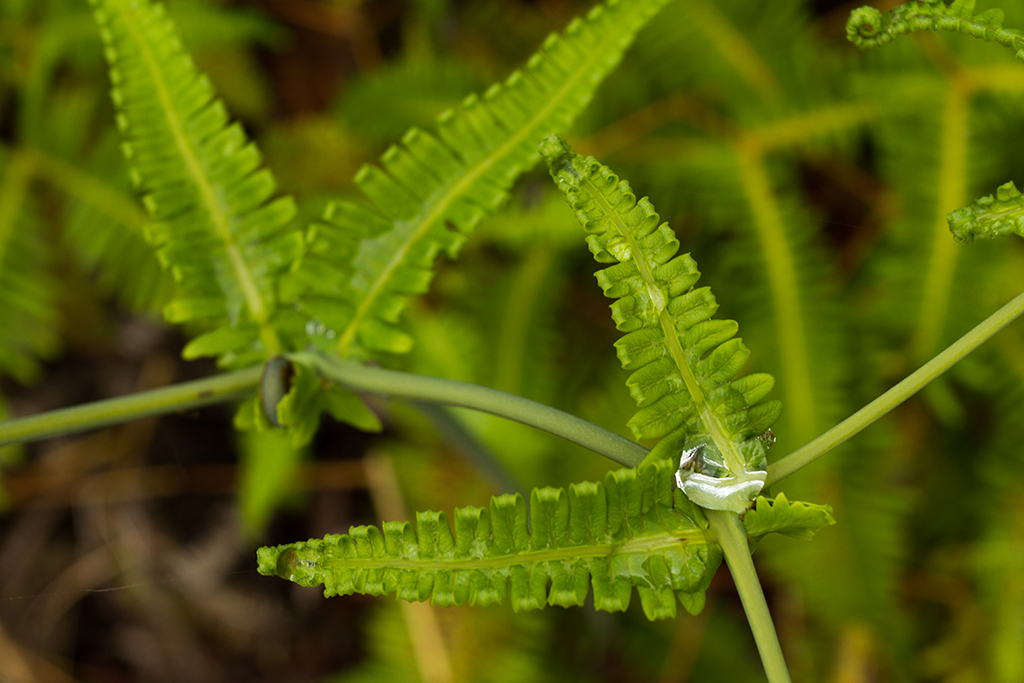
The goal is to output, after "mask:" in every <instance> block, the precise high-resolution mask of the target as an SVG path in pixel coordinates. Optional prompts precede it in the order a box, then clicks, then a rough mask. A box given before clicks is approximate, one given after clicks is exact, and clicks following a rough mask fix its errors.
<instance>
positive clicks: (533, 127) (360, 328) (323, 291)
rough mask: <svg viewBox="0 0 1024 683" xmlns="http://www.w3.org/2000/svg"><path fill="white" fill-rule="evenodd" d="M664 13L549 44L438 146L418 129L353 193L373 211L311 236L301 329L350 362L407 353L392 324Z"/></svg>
mask: <svg viewBox="0 0 1024 683" xmlns="http://www.w3.org/2000/svg"><path fill="white" fill-rule="evenodd" d="M665 2H666V0H610V1H609V2H608V3H607V4H605V5H601V6H598V7H596V8H595V9H593V10H592V11H591V12H590V13H589V14H588V15H587V18H586V20H579V19H577V20H574V21H573V22H572V23H570V24H569V26H568V27H567V28H566V31H565V36H564V37H562V36H559V35H556V34H552V35H551V36H549V37H548V39H547V40H546V41H545V42H544V46H543V47H542V49H541V50H540V51H539V52H538V53H536V54H535V55H534V56H533V57H531V58H530V59H529V60H528V61H527V63H526V66H525V68H524V69H523V70H522V71H516V72H515V73H513V74H512V75H511V76H510V77H509V78H508V79H507V80H506V81H505V82H504V83H503V84H495V85H493V86H492V87H491V88H490V89H488V90H487V91H486V92H485V93H484V94H483V95H482V96H480V97H478V96H476V95H470V96H469V97H467V98H466V99H465V100H464V101H463V102H462V105H461V106H460V107H458V108H457V109H454V110H448V111H447V112H445V113H443V114H441V115H440V116H439V117H438V119H437V133H436V135H435V134H431V133H428V132H425V131H423V130H420V129H418V128H413V129H411V130H409V131H408V132H407V133H406V134H405V135H404V136H403V138H402V141H401V145H400V146H393V147H391V148H390V149H388V150H387V151H386V152H385V153H384V155H383V157H382V159H381V161H382V163H383V165H384V169H381V168H379V167H377V166H364V167H363V168H362V170H360V171H359V173H358V174H357V175H356V183H357V184H358V185H359V186H360V187H361V188H362V190H363V192H364V193H365V194H366V196H367V197H368V198H369V199H370V201H371V202H372V204H373V207H372V208H365V207H363V206H359V205H357V204H354V203H340V204H336V205H334V206H333V207H332V208H331V209H330V210H329V212H328V214H327V215H326V217H325V219H324V221H323V222H322V223H319V224H317V225H315V226H313V228H312V229H311V230H310V231H309V233H308V234H307V238H306V244H307V250H306V254H305V256H304V258H303V261H302V263H301V264H300V265H299V266H298V267H297V269H296V272H295V274H294V275H295V277H294V278H293V280H292V282H291V289H290V292H291V294H290V296H291V297H293V298H294V300H296V301H298V302H299V303H300V304H301V306H302V308H303V310H304V311H305V312H306V315H305V316H303V317H301V318H300V319H298V320H297V321H296V324H298V325H301V326H302V327H303V329H305V330H306V332H307V333H308V334H309V335H310V336H311V337H312V339H313V341H314V343H316V345H317V346H319V347H320V348H322V349H325V350H334V351H337V352H338V353H340V354H341V355H343V356H354V357H366V356H371V355H373V354H375V353H380V352H385V353H404V352H406V351H408V350H409V348H410V347H411V345H412V340H411V339H410V338H409V337H408V336H407V335H406V334H404V333H403V332H401V331H400V330H398V329H397V327H396V325H395V324H396V322H397V320H398V318H399V316H400V315H401V313H402V311H403V310H404V308H405V299H404V297H405V296H408V295H411V294H418V293H422V292H424V291H426V290H427V287H428V285H429V283H430V279H431V275H432V269H433V264H434V261H435V258H436V256H437V255H438V254H439V253H440V252H444V253H445V254H447V255H448V256H449V257H455V256H456V255H457V253H458V251H459V249H460V248H461V246H462V244H463V243H464V242H465V240H466V238H467V236H468V235H469V234H470V233H471V232H472V231H473V229H474V228H475V226H476V225H477V223H479V221H480V220H481V218H483V217H484V216H485V215H487V214H489V213H492V212H493V211H494V210H495V209H496V208H497V207H498V206H500V205H501V204H502V203H503V202H504V201H505V199H506V196H507V192H508V189H509V187H510V186H511V185H512V182H513V181H514V180H515V179H516V177H518V176H519V175H520V174H521V173H523V172H524V171H526V170H527V169H529V168H530V167H531V166H532V165H533V164H534V163H535V162H536V161H537V159H538V156H537V151H536V148H537V144H538V143H539V142H540V141H541V140H543V139H544V137H545V136H547V135H548V134H549V133H551V131H556V130H564V129H566V128H568V126H569V125H570V124H571V123H572V121H573V119H574V118H575V117H576V116H577V114H578V113H579V112H580V111H581V110H582V109H583V107H584V106H585V105H586V104H587V102H589V100H590V98H591V97H592V96H593V93H594V90H595V89H596V87H597V85H598V83H600V82H601V80H602V79H603V78H604V77H605V76H606V75H607V74H608V72H609V71H610V70H611V69H612V68H613V67H614V66H615V65H616V64H617V63H618V61H619V60H620V58H621V56H622V53H623V51H624V50H625V49H626V47H627V46H628V45H629V43H630V42H631V41H632V40H633V37H634V36H635V35H636V33H637V31H638V30H639V29H640V28H641V27H642V26H643V25H644V24H645V23H646V22H647V21H648V20H649V19H650V18H651V17H652V16H653V15H654V14H655V12H657V11H658V10H659V9H661V7H662V6H663V5H664V4H665ZM309 321H311V322H309ZM307 322H308V324H307Z"/></svg>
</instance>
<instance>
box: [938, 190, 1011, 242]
mask: <svg viewBox="0 0 1024 683" xmlns="http://www.w3.org/2000/svg"><path fill="white" fill-rule="evenodd" d="M946 220H947V221H948V222H949V229H950V231H952V233H953V237H954V238H955V239H956V240H957V241H958V242H971V241H974V240H975V239H994V238H996V237H1001V236H1003V235H1010V234H1015V235H1020V236H1021V237H1024V195H1021V193H1020V190H1018V189H1017V186H1016V185H1015V184H1014V183H1013V181H1012V180H1011V181H1010V182H1008V183H1003V184H1002V185H1000V186H999V188H998V189H997V190H996V193H995V195H994V196H993V195H986V196H984V197H982V198H980V199H976V200H975V201H974V203H973V204H971V205H970V206H965V207H964V208H962V209H957V210H956V211H950V212H949V214H948V215H947V216H946Z"/></svg>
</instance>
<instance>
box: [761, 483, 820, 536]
mask: <svg viewBox="0 0 1024 683" xmlns="http://www.w3.org/2000/svg"><path fill="white" fill-rule="evenodd" d="M835 523H836V520H835V518H834V517H832V507H831V506H829V505H815V504H813V503H804V502H802V501H792V502H790V500H789V499H788V498H786V496H785V494H782V493H780V494H779V495H778V496H776V497H775V499H774V500H773V499H771V498H765V497H764V496H758V497H757V501H756V502H755V504H754V507H752V508H751V509H749V510H747V513H746V514H745V515H743V526H744V527H745V528H746V530H747V535H748V536H750V538H751V539H753V540H757V539H759V538H761V537H762V536H765V535H767V534H770V533H777V534H783V535H784V536H792V537H793V538H801V539H803V540H805V541H809V540H811V537H812V536H813V535H814V532H816V531H818V530H819V529H821V528H822V527H826V526H829V525H832V524H835Z"/></svg>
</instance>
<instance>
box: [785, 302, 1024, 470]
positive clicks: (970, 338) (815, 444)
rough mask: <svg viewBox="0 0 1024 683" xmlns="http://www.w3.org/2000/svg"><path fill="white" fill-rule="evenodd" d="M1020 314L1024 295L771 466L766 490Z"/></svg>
mask: <svg viewBox="0 0 1024 683" xmlns="http://www.w3.org/2000/svg"><path fill="white" fill-rule="evenodd" d="M1021 313H1024V294H1019V295H1017V297H1016V298H1015V299H1013V301H1011V302H1010V303H1008V304H1006V305H1005V306H1003V307H1002V308H1000V309H999V310H998V311H996V312H995V313H993V314H992V315H990V316H989V317H988V318H986V319H985V320H984V321H983V322H982V323H980V324H979V325H978V326H977V327H975V328H974V329H973V330H971V331H970V332H968V333H967V334H965V335H964V336H962V337H960V339H958V340H957V341H956V342H954V343H953V345H952V346H950V347H948V348H947V349H946V350H945V351H943V352H942V353H940V354H939V355H937V356H935V357H934V358H932V359H931V360H930V361H928V362H927V363H925V364H924V365H922V366H921V367H920V368H918V369H917V370H916V371H915V372H914V373H913V374H911V375H910V376H908V377H907V378H906V379H904V380H903V381H902V382H900V383H899V384H897V385H896V386H894V387H893V388H892V389H890V390H889V391H887V392H885V393H884V394H882V395H881V396H879V397H878V398H876V399H875V400H874V401H872V402H871V403H869V404H867V405H866V406H864V407H863V408H861V409H860V410H858V411H857V412H856V413H854V414H853V415H851V416H850V417H848V418H846V419H845V420H843V421H842V422H840V423H839V424H838V425H836V426H835V427H833V428H832V429H830V430H828V431H827V432H825V433H824V434H822V435H821V436H819V437H818V438H817V439H815V440H814V441H811V442H810V443H809V444H807V445H806V446H803V447H801V448H798V449H796V450H795V451H793V452H792V453H790V454H789V455H787V456H786V457H784V458H782V459H781V460H779V461H778V462H775V463H773V464H772V465H769V466H768V477H767V479H766V480H765V486H766V487H767V486H771V485H772V484H774V483H776V482H778V481H779V480H781V479H784V478H785V477H788V476H789V475H791V474H793V473H794V472H796V471H797V470H798V469H800V468H801V467H804V466H806V465H809V464H810V463H812V462H814V461H815V460H817V459H818V458H820V457H821V456H823V455H825V454H826V453H828V452H829V451H831V450H832V449H833V448H835V447H836V446H838V445H839V444H841V443H843V442H844V441H846V440H847V439H849V438H850V437H852V436H853V435H854V434H857V433H858V432H860V431H861V430H862V429H864V428H865V427H867V426H868V425H870V424H871V423H872V422H874V421H875V420H877V419H878V418H880V417H882V416H883V415H885V414H886V413H888V412H889V411H890V410H892V409H893V408H895V407H896V406H898V405H899V404H901V403H903V402H904V401H906V400H907V399H908V398H910V397H911V396H913V395H914V394H915V393H917V392H918V391H920V390H921V389H922V388H923V387H924V386H925V385H926V384H928V383H929V382H931V381H932V380H933V379H935V378H936V377H938V376H939V375H941V374H942V373H944V372H945V371H946V370H949V369H950V368H951V367H953V366H954V365H955V364H956V363H957V362H958V361H959V360H960V359H961V358H963V357H964V356H966V355H967V354H969V353H971V352H972V351H974V349H976V348H978V347H979V346H981V345H982V344H984V343H985V342H986V341H988V340H989V339H990V338H991V337H992V336H993V335H994V334H995V333H996V332H999V330H1001V329H1003V328H1004V327H1006V326H1007V325H1009V324H1010V323H1011V322H1013V321H1014V320H1016V319H1017V318H1018V317H1019V316H1020V315H1021Z"/></svg>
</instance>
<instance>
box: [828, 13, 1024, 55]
mask: <svg viewBox="0 0 1024 683" xmlns="http://www.w3.org/2000/svg"><path fill="white" fill-rule="evenodd" d="M972 12H974V0H954V2H953V3H952V4H951V5H946V4H945V3H944V2H941V1H936V0H925V1H923V2H908V3H906V4H903V5H898V6H896V7H893V8H892V9H891V10H889V11H887V12H879V11H878V10H877V9H875V8H874V7H860V8H858V9H855V10H853V12H851V13H850V19H849V20H848V21H847V23H846V37H847V38H848V39H849V40H850V42H852V43H853V44H854V45H856V46H857V47H859V48H861V49H862V50H866V49H868V48H872V47H879V46H881V45H885V44H887V43H891V42H892V41H893V40H894V39H895V38H897V37H898V36H902V35H906V34H907V33H912V32H915V31H950V32H954V33H963V34H966V35H969V36H972V37H974V38H981V39H982V40H985V41H994V42H996V43H999V44H1000V45H1002V46H1003V47H1009V48H1014V49H1016V50H1017V58H1018V59H1022V60H1024V49H1022V48H1024V33H1021V32H1020V31H1017V30H1014V29H1008V28H1003V11H1002V10H1000V9H990V10H986V11H985V12H982V13H981V14H979V15H977V16H972Z"/></svg>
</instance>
